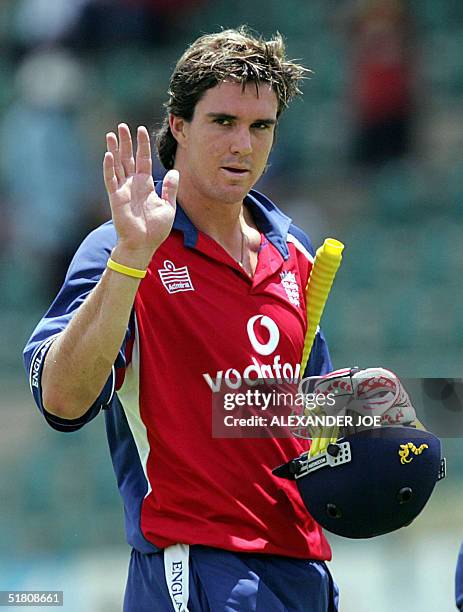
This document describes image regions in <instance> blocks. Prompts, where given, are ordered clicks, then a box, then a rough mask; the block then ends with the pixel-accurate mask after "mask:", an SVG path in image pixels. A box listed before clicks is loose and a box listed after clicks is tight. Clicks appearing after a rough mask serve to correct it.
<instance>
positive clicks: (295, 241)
mask: <svg viewBox="0 0 463 612" xmlns="http://www.w3.org/2000/svg"><path fill="white" fill-rule="evenodd" d="M303 73H304V69H303V68H302V66H300V65H298V64H296V63H294V62H291V61H289V60H288V59H287V58H286V57H285V48H284V44H283V41H282V39H281V37H280V36H276V37H275V38H274V39H273V40H268V41H265V40H262V39H261V38H259V37H256V36H254V35H252V34H251V33H249V32H248V31H247V30H246V28H239V29H238V30H225V31H221V32H219V33H215V34H210V35H205V36H202V37H201V38H199V39H198V40H196V41H195V42H194V43H193V44H192V45H191V46H190V47H189V48H188V49H187V50H186V51H185V53H184V54H183V56H182V57H181V58H180V60H179V61H178V63H177V65H176V67H175V69H174V72H173V74H172V77H171V81H170V88H169V100H168V102H167V104H166V116H165V120H164V123H163V126H162V128H161V129H160V131H159V133H158V135H157V141H156V142H157V148H158V154H159V157H160V159H161V161H162V163H163V164H164V166H165V167H166V169H167V170H168V172H167V174H166V176H165V178H164V180H163V181H162V183H159V184H154V183H153V178H152V168H151V159H152V157H151V147H150V138H149V135H148V132H147V130H146V128H145V127H143V126H141V127H139V128H138V131H137V134H136V142H133V141H132V135H131V133H130V130H129V128H128V126H127V125H125V124H124V123H121V124H120V125H119V126H118V129H117V133H112V132H111V133H109V134H107V152H106V154H105V157H104V164H103V173H104V182H105V185H106V190H107V193H108V198H109V203H110V206H111V214H112V219H111V221H109V222H107V223H105V224H103V225H102V226H101V227H99V228H97V229H96V230H95V231H93V232H92V233H91V234H90V235H89V236H88V237H87V238H86V239H85V240H84V242H83V243H82V245H81V246H80V247H79V249H78V251H77V253H76V254H75V257H74V259H73V261H72V263H71V265H70V268H69V270H68V273H67V275H66V278H65V282H64V285H63V287H62V288H61V290H60V292H59V294H58V295H57V297H56V299H55V300H54V302H53V303H52V305H51V307H50V309H49V310H48V312H47V313H46V315H45V316H44V317H43V319H42V320H41V321H40V322H39V324H38V326H37V328H36V329H35V331H34V332H33V334H32V337H31V339H30V340H29V342H28V344H27V347H26V349H25V362H26V367H27V370H28V372H29V376H30V385H31V390H32V393H33V395H34V398H35V401H36V402H37V405H38V407H39V408H40V410H41V412H42V413H43V415H44V417H45V419H46V421H47V422H48V423H49V424H50V425H51V426H52V427H53V428H55V429H57V430H59V431H63V432H72V431H75V430H77V429H79V428H80V427H82V426H84V425H85V424H86V423H88V422H89V421H90V420H92V419H93V418H94V417H96V416H97V415H98V413H99V412H100V411H101V410H103V413H104V416H105V418H106V427H107V434H108V440H109V446H110V450H111V455H112V461H113V465H114V470H115V473H116V478H117V482H118V486H119V490H120V493H121V496H122V499H123V502H124V509H125V522H126V532H127V540H128V542H129V544H130V546H131V548H132V553H131V560H130V566H129V573H128V580H127V587H126V593H125V600H124V610H125V611H126V612H149V611H150V612H151V611H152V612H168V611H172V610H176V611H186V610H189V611H190V612H206V611H209V612H222V611H223V612H225V611H227V612H229V611H232V610H233V611H236V610H240V611H244V612H247V611H251V610H252V611H260V612H277V611H278V612H283V611H291V612H296V611H297V612H299V611H300V612H303V611H305V612H327V611H331V612H332V611H335V610H337V588H336V586H335V584H334V583H333V580H332V578H331V575H330V572H329V570H328V568H327V565H326V563H325V562H326V561H328V560H329V559H330V557H331V551H330V547H329V545H328V543H327V541H326V539H325V536H324V535H323V533H322V530H321V528H320V527H319V525H318V524H317V523H316V522H315V521H314V520H313V519H312V518H311V516H310V515H309V514H308V513H307V511H306V509H305V507H304V504H303V502H302V500H301V498H300V496H299V494H298V492H297V488H296V486H295V484H294V482H290V481H287V480H283V479H279V478H277V477H276V476H274V475H273V474H272V468H273V467H275V466H277V465H279V464H281V463H283V462H285V461H288V460H289V459H291V458H293V457H294V456H296V455H297V454H298V453H300V452H302V451H303V450H304V448H303V446H302V444H303V441H302V442H301V441H299V440H298V439H296V438H291V437H287V438H280V439H277V438H272V437H267V438H261V439H249V438H245V437H243V438H239V439H236V438H234V439H227V438H224V437H214V436H213V435H212V430H211V410H212V395H213V393H223V392H224V391H227V390H233V389H234V388H236V385H237V384H239V383H241V382H245V381H246V380H248V379H249V378H252V376H251V375H250V373H251V372H253V373H254V376H256V375H259V374H261V375H262V376H264V377H265V376H269V373H270V375H273V376H274V377H275V378H277V379H278V378H281V379H282V380H284V381H287V382H290V381H292V380H294V378H295V377H297V376H298V374H299V372H298V367H299V366H300V363H301V357H302V350H303V343H304V335H305V331H306V303H305V291H304V288H305V286H306V284H307V280H308V276H309V274H310V270H311V267H312V263H313V249H312V246H311V244H310V242H309V240H308V238H307V236H306V235H305V234H304V233H303V232H302V231H301V230H300V229H298V228H297V227H296V226H294V225H293V223H292V221H291V219H289V218H288V217H287V216H286V215H285V214H284V213H283V212H281V210H280V209H279V208H278V207H277V206H276V205H275V204H274V203H273V202H271V201H270V200H269V199H268V198H267V197H266V196H264V195H263V194H261V193H259V192H257V191H255V190H253V186H254V184H255V183H256V181H257V180H258V179H259V178H260V176H261V175H262V173H263V172H264V170H265V168H266V164H267V161H268V157H269V153H270V151H271V148H272V145H273V142H274V138H275V130H276V126H277V123H278V120H279V118H280V115H281V113H282V111H283V110H284V108H285V107H286V106H287V105H288V103H289V102H290V100H291V99H292V98H293V97H294V95H295V94H297V93H299V83H300V80H301V78H302V77H303ZM331 369H332V366H331V362H330V358H329V354H328V349H327V346H326V343H325V340H324V338H323V336H322V334H321V333H320V332H318V333H317V336H316V340H315V344H314V348H313V350H312V354H311V358H310V361H309V363H308V366H307V370H306V374H310V375H319V374H324V373H326V372H329V371H330V370H331ZM264 372H265V374H264ZM256 373H257V374H256Z"/></svg>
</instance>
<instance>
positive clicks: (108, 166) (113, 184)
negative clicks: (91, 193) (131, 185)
mask: <svg viewBox="0 0 463 612" xmlns="http://www.w3.org/2000/svg"><path fill="white" fill-rule="evenodd" d="M103 178H104V184H105V187H106V191H107V192H108V195H109V196H111V195H112V194H113V193H115V192H116V191H117V188H118V183H117V177H116V172H115V169H114V157H113V155H112V153H109V152H106V153H105V156H104V159H103Z"/></svg>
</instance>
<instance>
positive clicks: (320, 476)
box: [273, 426, 445, 538]
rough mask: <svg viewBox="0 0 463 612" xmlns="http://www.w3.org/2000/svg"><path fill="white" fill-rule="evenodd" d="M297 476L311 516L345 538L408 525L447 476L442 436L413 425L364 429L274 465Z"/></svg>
mask: <svg viewBox="0 0 463 612" xmlns="http://www.w3.org/2000/svg"><path fill="white" fill-rule="evenodd" d="M273 473H274V474H275V475H276V476H279V477H281V478H287V479H290V480H295V481H296V484H297V487H298V489H299V493H300V494H301V497H302V500H303V501H304V504H305V505H306V507H307V510H308V511H309V513H310V514H311V516H312V517H313V518H314V519H315V520H316V521H317V522H318V523H319V524H320V525H321V526H322V527H323V528H325V529H327V530H328V531H331V532H332V533H335V534H337V535H340V536H344V537H347V538H371V537H374V536H378V535H382V534H385V533H389V532H391V531H395V530H396V529H400V528H401V527H404V526H406V525H409V524H410V523H411V522H412V521H413V520H414V519H415V518H416V517H417V516H418V514H420V512H421V511H422V510H423V508H424V506H425V505H426V503H427V501H428V500H429V498H430V496H431V493H432V491H433V489H434V486H435V484H436V482H437V481H438V480H440V479H441V478H443V477H444V476H445V459H442V455H441V444H440V441H439V439H438V438H437V437H436V436H435V435H434V434H432V433H430V432H428V431H423V430H421V429H416V428H414V427H403V426H402V427H393V426H391V427H387V426H386V427H379V428H372V429H364V430H363V431H359V432H357V433H354V434H352V435H348V436H346V437H345V438H340V439H338V440H337V442H336V443H331V444H328V446H327V448H326V451H324V452H322V453H320V454H317V455H314V456H313V457H311V456H309V454H308V453H307V452H306V453H303V454H302V455H301V456H300V457H297V458H295V459H293V460H292V461H289V462H288V463H286V464H284V465H281V466H279V467H277V468H275V469H274V470H273Z"/></svg>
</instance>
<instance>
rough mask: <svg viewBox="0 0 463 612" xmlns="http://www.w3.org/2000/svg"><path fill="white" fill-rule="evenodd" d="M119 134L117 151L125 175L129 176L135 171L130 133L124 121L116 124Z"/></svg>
mask: <svg viewBox="0 0 463 612" xmlns="http://www.w3.org/2000/svg"><path fill="white" fill-rule="evenodd" d="M117 131H118V134H119V143H120V146H119V152H120V158H121V163H122V166H123V168H124V172H125V175H126V176H131V175H132V174H133V173H134V172H135V160H134V159H133V148H132V135H131V133H130V128H129V126H128V125H127V124H126V123H120V124H119V125H118V126H117Z"/></svg>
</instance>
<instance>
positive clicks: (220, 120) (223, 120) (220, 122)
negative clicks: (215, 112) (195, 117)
mask: <svg viewBox="0 0 463 612" xmlns="http://www.w3.org/2000/svg"><path fill="white" fill-rule="evenodd" d="M214 123H217V124H218V125H224V126H226V127H228V126H231V125H232V120H231V119H229V118H228V117H217V118H216V119H214Z"/></svg>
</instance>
